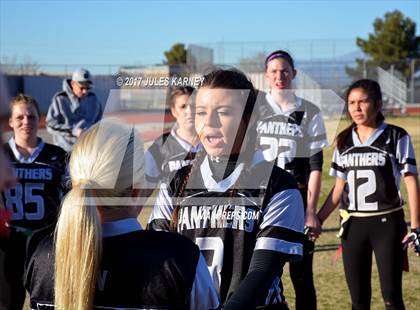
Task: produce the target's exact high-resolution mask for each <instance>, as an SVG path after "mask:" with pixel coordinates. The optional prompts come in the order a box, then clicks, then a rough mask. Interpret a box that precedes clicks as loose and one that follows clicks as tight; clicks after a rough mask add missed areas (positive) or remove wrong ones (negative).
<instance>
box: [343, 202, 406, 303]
mask: <svg viewBox="0 0 420 310" xmlns="http://www.w3.org/2000/svg"><path fill="white" fill-rule="evenodd" d="M350 221H351V222H349V225H348V227H347V229H348V230H347V232H346V236H345V239H343V240H342V245H343V262H344V271H345V274H346V280H347V285H348V287H349V290H350V295H351V301H352V309H370V300H371V290H372V289H371V272H372V252H374V253H375V258H376V264H377V266H378V272H379V280H380V284H381V291H382V297H383V299H384V302H385V307H386V309H405V308H404V302H403V298H402V270H403V269H402V268H403V261H404V251H403V248H402V244H401V241H402V239H403V237H404V235H405V234H406V232H407V226H406V223H405V221H404V212H403V211H402V210H400V211H396V212H393V213H390V214H386V215H379V216H372V217H363V218H362V217H352V218H351V219H350Z"/></svg>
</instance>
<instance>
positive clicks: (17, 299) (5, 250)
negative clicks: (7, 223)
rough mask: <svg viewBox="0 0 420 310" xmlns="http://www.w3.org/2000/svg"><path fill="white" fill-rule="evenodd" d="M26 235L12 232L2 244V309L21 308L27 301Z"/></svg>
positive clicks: (0, 289) (0, 245) (0, 301)
mask: <svg viewBox="0 0 420 310" xmlns="http://www.w3.org/2000/svg"><path fill="white" fill-rule="evenodd" d="M25 246H26V237H25V236H23V235H22V234H13V233H12V234H11V236H10V239H7V240H1V244H0V310H21V309H22V307H23V305H24V303H25V297H26V294H25V288H24V286H23V272H24V264H25Z"/></svg>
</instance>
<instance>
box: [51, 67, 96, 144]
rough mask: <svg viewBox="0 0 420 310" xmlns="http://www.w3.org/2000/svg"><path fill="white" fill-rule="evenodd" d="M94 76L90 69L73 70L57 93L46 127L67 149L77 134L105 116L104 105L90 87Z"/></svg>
mask: <svg viewBox="0 0 420 310" xmlns="http://www.w3.org/2000/svg"><path fill="white" fill-rule="evenodd" d="M92 85H93V83H92V77H91V75H90V73H89V71H88V70H86V69H79V70H77V71H75V72H73V75H72V78H71V80H68V79H65V80H64V81H63V91H61V92H58V93H56V94H55V95H54V97H53V99H52V103H51V105H50V107H49V109H48V114H47V119H46V120H47V130H48V132H49V133H50V134H51V135H52V136H53V139H54V143H55V144H56V145H58V146H61V147H62V148H63V149H65V150H66V151H67V152H69V151H71V149H72V147H73V144H74V143H75V142H76V140H77V138H78V137H79V136H80V135H81V134H82V133H83V131H85V130H86V129H88V128H89V127H90V126H92V125H93V124H95V123H96V122H97V121H99V120H100V119H101V117H102V106H101V103H100V102H99V101H98V99H97V97H96V95H95V94H94V93H93V92H91V91H90V89H91V88H92Z"/></svg>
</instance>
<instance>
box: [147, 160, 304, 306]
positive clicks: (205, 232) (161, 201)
mask: <svg viewBox="0 0 420 310" xmlns="http://www.w3.org/2000/svg"><path fill="white" fill-rule="evenodd" d="M196 164H197V166H195V169H193V171H192V173H191V175H190V177H189V179H188V183H187V185H186V188H185V191H184V193H178V191H179V187H180V186H181V184H182V182H183V180H185V177H186V175H187V174H188V173H189V170H190V169H191V167H184V168H183V169H181V170H180V171H178V173H177V174H176V175H175V177H174V178H173V180H172V182H170V183H168V185H167V184H166V183H162V184H161V187H160V193H159V195H158V198H157V200H156V202H155V207H154V209H153V212H152V214H151V217H150V219H149V228H151V229H155V230H168V229H169V223H170V220H171V218H172V212H173V210H174V207H175V205H178V206H179V212H178V217H177V218H178V221H177V231H178V232H179V233H181V234H182V235H184V236H187V237H188V238H190V239H191V240H193V241H194V242H195V243H196V244H197V245H198V246H199V247H200V249H201V251H202V253H203V255H204V257H205V258H206V261H207V265H208V268H209V271H210V274H211V275H212V277H213V281H214V283H215V286H216V287H217V288H218V290H219V293H220V296H221V301H222V302H225V301H226V300H227V299H229V297H230V296H231V295H232V294H233V293H234V291H235V290H236V289H237V288H238V286H239V285H240V283H241V281H242V280H243V279H244V277H245V276H246V274H247V272H248V267H249V264H250V261H251V258H252V255H253V253H254V251H256V250H272V251H278V252H281V253H284V254H285V255H287V256H289V257H290V259H293V258H296V256H301V255H302V241H303V234H302V231H303V202H302V198H301V195H300V192H299V191H298V189H297V187H296V182H295V181H294V179H293V178H292V176H291V175H290V174H288V173H287V172H285V171H284V170H282V169H280V168H278V167H274V169H273V165H272V164H271V163H268V162H265V161H262V162H259V163H257V164H256V165H254V166H251V167H250V168H247V169H246V168H245V166H244V163H239V164H238V165H237V166H236V168H235V169H234V170H233V172H232V173H231V174H230V175H229V176H228V177H226V178H225V179H223V180H221V181H220V182H216V181H215V180H214V178H213V177H212V172H211V168H210V166H209V158H208V157H207V156H206V157H205V158H204V160H203V161H202V162H200V163H198V162H197V163H196ZM193 168H194V167H193ZM194 172H195V173H194ZM177 196H179V197H177ZM279 272H280V270H279ZM283 300H284V297H283V295H282V291H281V281H280V278H279V277H278V278H277V279H276V280H275V283H273V286H272V288H271V289H270V291H269V292H267V300H266V303H278V302H282V301H283Z"/></svg>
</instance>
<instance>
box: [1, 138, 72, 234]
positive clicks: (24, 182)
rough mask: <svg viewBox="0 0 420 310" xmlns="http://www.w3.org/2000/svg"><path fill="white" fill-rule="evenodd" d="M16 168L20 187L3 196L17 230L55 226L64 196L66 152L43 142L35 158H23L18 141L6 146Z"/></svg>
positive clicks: (5, 192) (37, 149)
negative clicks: (17, 146) (17, 147)
mask: <svg viewBox="0 0 420 310" xmlns="http://www.w3.org/2000/svg"><path fill="white" fill-rule="evenodd" d="M4 147H5V150H6V152H7V153H8V155H9V157H10V159H11V162H12V164H13V166H14V168H15V172H16V176H17V179H18V183H17V184H16V185H15V186H14V187H13V188H10V189H7V190H5V191H4V192H3V193H2V198H3V203H4V206H5V207H6V208H7V209H9V210H10V211H11V212H12V219H11V225H12V228H13V227H15V228H16V229H17V230H19V229H21V228H23V229H26V230H35V229H40V228H43V227H45V226H47V225H50V224H52V223H55V221H56V219H57V214H58V210H59V206H60V203H61V198H62V196H63V190H64V187H63V184H64V183H63V177H64V175H65V170H66V168H65V159H66V152H65V151H64V150H63V149H62V148H60V147H58V146H55V145H52V144H48V143H43V142H42V141H40V143H39V144H38V146H37V148H36V149H35V151H34V153H33V154H32V156H30V157H29V158H26V159H25V158H23V157H22V155H20V153H19V152H18V151H17V149H16V145H15V144H14V140H13V139H11V140H10V141H9V143H6V144H5V145H4Z"/></svg>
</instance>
